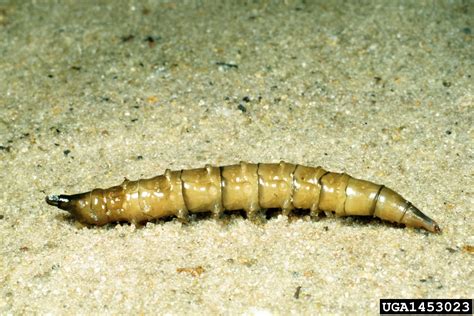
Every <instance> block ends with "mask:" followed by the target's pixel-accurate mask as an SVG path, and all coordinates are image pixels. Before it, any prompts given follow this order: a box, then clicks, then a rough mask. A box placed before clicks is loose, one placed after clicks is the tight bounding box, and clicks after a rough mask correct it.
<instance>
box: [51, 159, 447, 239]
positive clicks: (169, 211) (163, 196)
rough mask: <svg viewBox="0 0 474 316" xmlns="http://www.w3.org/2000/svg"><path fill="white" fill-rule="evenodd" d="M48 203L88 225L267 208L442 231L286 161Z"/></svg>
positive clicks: (365, 190) (380, 191)
mask: <svg viewBox="0 0 474 316" xmlns="http://www.w3.org/2000/svg"><path fill="white" fill-rule="evenodd" d="M46 201H47V202H48V203H49V204H51V205H55V206H57V207H59V208H61V209H64V210H67V211H69V212H71V213H72V214H73V215H74V216H75V217H76V218H78V219H79V220H80V221H82V222H84V223H87V224H96V225H103V224H106V223H110V222H117V221H129V222H136V223H138V222H144V221H147V220H152V219H157V218H161V217H167V216H177V217H178V218H181V219H186V218H187V216H188V214H189V213H197V212H212V214H213V215H214V216H215V217H219V216H220V215H221V214H222V213H223V212H224V211H225V210H229V211H231V210H244V211H245V212H246V213H247V215H248V217H249V218H255V216H256V215H257V213H258V212H259V211H261V210H265V209H268V208H280V209H282V211H283V213H284V214H288V213H290V212H291V211H292V210H293V209H295V208H296V209H309V210H310V212H311V213H310V214H311V215H313V216H314V215H317V214H318V213H319V212H322V211H324V212H334V213H335V214H336V215H337V216H350V215H358V216H375V217H378V218H381V219H383V220H387V221H390V222H396V223H401V224H405V225H406V226H411V227H420V228H424V229H426V230H428V231H431V232H440V228H439V226H438V225H437V224H436V223H435V222H434V221H433V220H431V219H430V218H429V217H427V216H426V215H424V214H423V213H422V212H421V211H419V210H418V209H417V208H416V207H414V206H413V205H412V204H411V203H410V202H408V201H407V200H405V199H404V198H402V197H401V196H400V195H399V194H398V193H396V192H394V191H392V190H391V189H389V188H387V187H384V186H382V185H378V184H374V183H372V182H368V181H364V180H359V179H355V178H353V177H351V176H349V175H347V174H345V173H334V172H328V171H326V170H324V169H323V168H321V167H316V168H313V167H306V166H301V165H294V164H289V163H285V162H280V163H262V164H252V163H246V162H241V163H240V164H237V165H231V166H224V167H213V166H206V167H205V168H199V169H190V170H180V171H170V170H166V172H165V174H163V175H159V176H157V177H154V178H151V179H141V180H137V181H128V180H125V181H124V182H123V183H122V184H121V185H119V186H115V187H112V188H109V189H106V190H103V189H94V190H92V191H91V192H86V193H81V194H76V195H59V196H56V195H51V196H48V197H47V198H46Z"/></svg>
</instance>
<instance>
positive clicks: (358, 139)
mask: <svg viewBox="0 0 474 316" xmlns="http://www.w3.org/2000/svg"><path fill="white" fill-rule="evenodd" d="M325 2H326V1H321V2H316V1H306V4H305V3H301V2H293V1H286V2H285V3H282V4H279V5H275V4H272V3H270V2H269V1H263V2H258V3H253V2H252V3H243V2H242V3H240V4H239V5H217V4H216V3H217V1H212V2H210V3H208V4H206V2H205V1H204V2H200V3H199V4H196V3H191V2H189V3H188V4H186V5H184V4H179V5H177V4H173V3H171V2H162V3H154V2H152V1H149V2H143V3H139V2H135V1H122V2H115V1H108V2H107V1H104V2H103V4H102V5H97V4H92V3H88V2H87V1H63V2H62V4H53V1H49V2H48V1H31V2H27V1H1V2H0V56H1V57H0V313H1V314H7V313H13V314H18V313H47V312H50V313H54V314H67V313H70V312H73V313H81V314H97V313H114V314H125V313H133V314H137V313H146V314H152V313H156V312H159V313H160V314H165V313H170V314H185V313H193V314H242V313H245V314H249V315H251V314H257V313H273V314H288V313H291V314H315V313H323V312H331V313H341V314H349V313H351V314H353V313H355V314H365V313H370V314H376V313H378V303H379V299H380V298H388V297H391V298H413V297H415V298H455V297H471V298H472V297H473V295H474V274H473V266H474V255H473V247H474V221H473V219H474V216H473V215H474V212H473V211H474V210H473V205H474V203H473V202H474V201H473V197H474V192H473V187H474V181H473V175H474V168H473V167H474V163H473V161H474V153H473V148H474V141H473V139H474V130H473V125H474V89H473V82H474V80H473V78H472V76H473V75H474V71H473V70H474V66H473V60H474V45H473V32H474V25H473V24H472V22H473V21H474V19H473V16H474V5H473V2H470V1H449V2H447V1H435V2H433V1H411V2H395V1H386V2H377V3H376V4H374V3H371V2H366V1H364V2H357V3H356V2H352V1H347V2H346V1H330V2H328V3H325ZM48 3H49V4H48ZM240 160H245V161H251V162H277V161H280V160H285V161H288V162H293V163H301V164H305V165H311V166H317V165H322V166H324V167H325V168H326V169H328V170H332V171H345V172H347V173H349V174H351V175H353V176H355V177H358V178H364V179H367V180H371V181H373V182H377V183H383V184H385V185H387V186H389V187H391V188H393V189H395V190H396V191H398V192H400V193H401V194H402V195H403V196H405V197H406V198H408V199H409V200H411V201H412V202H413V203H414V204H415V205H417V206H418V207H419V208H420V209H421V210H423V211H424V212H426V214H428V215H429V216H431V217H433V218H434V219H435V220H436V221H437V222H438V223H439V224H440V226H441V227H442V228H443V234H441V235H433V234H429V233H425V232H423V231H416V230H412V229H403V228H399V227H396V226H393V225H390V224H387V223H382V222H380V221H378V220H361V219H354V218H346V219H342V218H323V219H321V220H319V221H311V220H309V219H308V218H306V217H302V218H299V219H298V218H291V219H290V220H288V218H286V217H283V216H278V215H276V216H273V217H272V218H271V219H270V220H269V221H268V222H267V223H266V224H264V225H257V224H254V223H252V222H250V221H248V220H245V219H243V218H242V217H241V216H239V215H235V216H227V217H225V218H224V219H223V220H221V221H215V220H212V219H198V220H195V221H192V222H191V224H189V225H182V224H181V223H179V222H177V221H166V222H164V221H158V222H155V223H149V224H147V225H146V226H145V227H141V228H137V227H135V226H133V225H110V226H106V227H101V228H81V227H79V226H78V225H77V223H75V221H74V220H73V219H72V218H70V217H68V216H67V214H65V213H64V212H61V211H59V210H57V209H55V208H54V207H51V206H48V205H47V204H46V203H45V202H44V197H45V195H46V194H51V193H69V194H70V193H78V192H83V191H88V190H90V189H92V188H94V187H102V188H105V187H108V186H111V185H116V184H119V183H120V182H121V181H122V180H123V178H124V177H127V178H129V179H137V178H141V177H151V176H154V175H157V174H160V173H162V172H163V171H164V170H165V169H166V168H171V169H180V168H191V167H201V166H204V165H205V164H207V163H211V164H215V165H226V164H232V163H237V162H239V161H240Z"/></svg>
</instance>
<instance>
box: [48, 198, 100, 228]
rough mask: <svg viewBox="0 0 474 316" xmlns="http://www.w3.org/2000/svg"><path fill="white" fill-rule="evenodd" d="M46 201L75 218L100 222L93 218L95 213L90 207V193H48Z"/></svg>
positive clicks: (82, 220)
mask: <svg viewBox="0 0 474 316" xmlns="http://www.w3.org/2000/svg"><path fill="white" fill-rule="evenodd" d="M46 203H48V204H49V205H53V206H56V207H58V208H60V209H62V210H64V211H67V212H69V213H71V215H73V216H74V217H75V218H77V219H79V220H80V221H81V222H89V223H91V222H92V223H94V222H95V223H96V224H100V223H99V221H98V219H92V221H91V218H90V217H91V216H92V217H93V215H94V214H93V213H92V212H91V210H90V207H89V193H80V194H73V195H64V194H61V195H48V196H47V197H46Z"/></svg>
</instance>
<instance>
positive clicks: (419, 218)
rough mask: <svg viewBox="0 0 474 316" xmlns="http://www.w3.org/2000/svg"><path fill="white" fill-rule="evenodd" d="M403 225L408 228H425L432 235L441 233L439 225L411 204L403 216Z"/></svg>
mask: <svg viewBox="0 0 474 316" xmlns="http://www.w3.org/2000/svg"><path fill="white" fill-rule="evenodd" d="M402 223H404V224H406V225H407V226H412V227H420V228H424V229H426V230H427V231H429V232H432V233H436V234H440V233H441V228H440V227H439V225H438V224H437V223H436V222H435V221H434V220H432V219H431V218H429V217H428V216H426V215H425V214H424V213H423V212H422V211H420V210H419V209H418V208H416V207H415V206H413V205H412V204H411V203H410V205H409V207H408V208H407V210H406V212H405V214H404V216H403V219H402Z"/></svg>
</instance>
